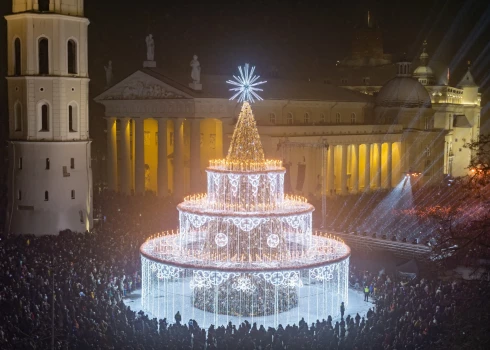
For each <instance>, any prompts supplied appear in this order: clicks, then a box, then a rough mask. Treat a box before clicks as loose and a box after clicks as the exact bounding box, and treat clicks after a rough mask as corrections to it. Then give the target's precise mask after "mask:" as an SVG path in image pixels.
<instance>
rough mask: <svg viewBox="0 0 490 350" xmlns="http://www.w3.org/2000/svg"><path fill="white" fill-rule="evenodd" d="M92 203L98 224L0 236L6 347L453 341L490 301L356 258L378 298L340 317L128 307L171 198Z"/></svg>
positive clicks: (367, 345) (0, 334)
mask: <svg viewBox="0 0 490 350" xmlns="http://www.w3.org/2000/svg"><path fill="white" fill-rule="evenodd" d="M96 203H98V207H97V208H95V211H96V213H97V214H98V215H97V216H98V217H99V218H100V222H99V224H98V226H97V227H96V228H95V229H94V230H93V232H90V233H88V232H87V233H71V232H62V233H60V234H59V235H57V236H45V237H29V236H8V237H5V236H4V237H1V241H0V310H1V312H0V348H1V349H46V348H51V346H52V341H53V340H54V343H53V348H55V349H62V348H63V349H66V348H68V349H232V348H233V349H421V348H437V347H439V348H447V344H448V343H447V341H446V340H447V339H448V337H449V336H454V334H459V333H456V332H454V330H453V327H454V324H457V322H458V320H459V319H461V318H462V317H463V319H464V315H465V310H468V309H469V308H470V307H471V305H473V304H471V303H472V301H474V300H480V301H481V300H482V298H483V302H484V301H486V300H488V297H485V296H484V295H487V294H488V292H487V291H488V290H489V288H488V284H486V285H481V284H478V283H476V282H473V283H471V282H453V281H451V282H442V281H439V280H427V279H415V280H412V281H409V282H406V283H405V282H403V283H401V282H400V281H398V280H397V279H396V276H387V275H384V274H381V275H380V274H378V273H377V272H368V271H364V270H362V269H361V268H360V267H358V266H356V265H355V264H353V265H352V266H351V271H352V273H351V283H352V284H353V285H355V284H356V283H357V284H358V285H359V286H360V288H364V287H365V286H368V287H369V290H370V292H369V293H370V301H369V303H371V302H373V301H374V303H372V308H371V309H370V311H369V312H368V313H367V314H366V315H353V314H351V313H350V312H349V307H348V304H347V306H346V307H345V309H344V313H345V317H343V318H342V319H339V320H336V319H335V318H332V317H331V316H329V315H325V317H324V318H323V319H321V320H317V321H315V322H313V323H312V324H307V323H306V322H305V321H304V320H298V323H297V324H294V325H279V326H278V327H276V328H273V327H269V328H267V329H266V328H265V327H263V326H261V325H257V324H250V323H248V322H244V323H242V324H239V325H234V324H227V325H215V326H211V327H210V328H208V329H205V328H202V325H199V324H197V323H196V322H195V321H193V320H190V321H189V322H182V318H184V319H187V318H186V316H187V317H188V315H180V314H178V315H176V317H175V319H174V320H167V319H163V320H162V319H160V320H157V319H156V318H151V316H148V315H146V314H144V313H143V312H141V311H139V310H131V309H130V308H129V307H127V306H126V305H125V304H124V296H127V295H128V294H130V293H131V292H132V291H134V290H135V289H137V288H139V287H140V285H141V275H140V273H141V272H140V256H139V247H140V245H141V244H142V243H143V242H144V240H145V239H146V238H147V237H148V236H149V235H150V234H153V233H155V232H158V231H159V230H163V229H166V228H167V229H168V228H174V227H176V225H177V215H174V214H172V213H173V211H175V203H172V202H171V201H167V200H164V199H159V198H157V197H153V196H145V197H138V196H134V197H124V196H121V195H117V194H113V193H107V192H104V193H102V195H100V198H97V199H96ZM175 214H176V213H175ZM481 283H483V282H481ZM371 286H372V288H371ZM485 293H486V294H485ZM487 303H488V302H487ZM478 310H480V311H481V312H482V313H487V314H488V312H487V311H488V305H487V304H484V305H483V306H482V305H480V306H479V307H478ZM339 313H340V310H339ZM472 317H473V318H474V319H478V317H480V316H478V314H476V313H475V314H474V315H472ZM482 317H484V316H482ZM486 324H488V323H486ZM480 327H487V328H488V326H485V325H484V324H480ZM472 331H474V329H472ZM468 332H469V333H470V334H471V332H470V331H468ZM487 334H490V333H487ZM445 339H446V340H445Z"/></svg>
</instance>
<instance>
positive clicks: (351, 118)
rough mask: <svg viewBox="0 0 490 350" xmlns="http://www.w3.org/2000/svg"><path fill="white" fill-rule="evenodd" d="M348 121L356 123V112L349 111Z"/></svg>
mask: <svg viewBox="0 0 490 350" xmlns="http://www.w3.org/2000/svg"><path fill="white" fill-rule="evenodd" d="M350 123H351V124H355V123H356V114H355V113H351V114H350Z"/></svg>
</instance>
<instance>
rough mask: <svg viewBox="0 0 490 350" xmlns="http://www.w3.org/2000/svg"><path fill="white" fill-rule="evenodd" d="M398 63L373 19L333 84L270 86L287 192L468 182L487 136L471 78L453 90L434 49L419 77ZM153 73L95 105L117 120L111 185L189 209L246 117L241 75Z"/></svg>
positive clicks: (260, 108) (270, 128) (268, 124)
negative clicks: (412, 179)
mask: <svg viewBox="0 0 490 350" xmlns="http://www.w3.org/2000/svg"><path fill="white" fill-rule="evenodd" d="M366 42H367V44H366ZM194 60H196V57H195V58H194ZM391 60H392V57H391V55H388V54H385V53H384V52H383V49H382V40H381V38H380V32H379V28H377V27H376V26H375V25H374V24H373V23H371V22H370V20H368V25H367V27H362V28H359V32H358V33H357V34H356V37H355V39H354V42H353V50H352V55H351V56H349V57H347V58H346V59H345V60H343V61H342V62H340V61H339V64H338V67H337V69H338V71H337V72H336V73H335V74H333V76H332V77H329V78H327V79H324V80H323V81H318V82H314V81H309V80H308V81H306V80H305V81H301V80H286V79H269V80H268V82H267V84H266V85H265V86H264V92H263V94H262V97H263V98H264V100H263V101H259V102H257V103H255V104H254V105H253V111H254V115H255V118H256V121H257V126H258V130H259V133H260V135H261V139H262V142H263V146H264V151H265V152H266V156H267V158H275V159H282V160H283V161H284V165H285V167H286V168H287V170H288V174H289V176H288V177H287V178H286V184H285V186H286V190H288V191H289V192H294V193H298V194H303V195H306V196H311V195H322V194H323V195H345V194H349V193H359V192H368V191H373V190H379V189H390V188H393V187H394V186H396V185H397V184H398V183H400V181H401V180H403V178H404V177H405V176H407V175H413V174H415V175H417V177H418V181H420V182H422V183H434V184H436V183H440V181H442V180H443V179H444V178H447V177H457V176H463V175H465V174H467V172H468V169H467V167H468V165H469V161H470V157H471V154H470V152H469V150H468V149H466V148H464V147H463V146H464V144H465V143H467V142H470V141H471V140H474V139H475V137H477V136H478V135H479V118H480V95H479V93H478V87H477V86H476V84H475V82H474V79H473V78H472V76H471V73H470V71H469V70H468V72H467V73H466V74H465V76H464V77H463V78H462V79H461V81H460V83H459V84H457V86H456V87H452V86H450V85H449V84H448V82H447V81H446V82H444V81H443V82H441V81H439V80H437V79H436V78H435V77H434V76H433V75H431V69H430V67H429V64H428V57H427V53H426V52H425V49H424V50H423V54H422V55H421V57H420V66H419V67H418V68H416V69H415V70H413V69H412V67H411V65H412V62H411V61H408V60H406V59H401V60H399V62H397V63H392V61H391ZM193 62H194V66H195V61H193ZM143 66H144V68H142V69H140V70H138V71H136V72H135V73H134V74H132V75H130V76H129V77H127V78H126V79H124V80H122V81H121V82H119V83H118V84H116V85H115V86H113V87H111V88H109V89H108V90H106V91H105V92H103V93H102V94H101V95H100V96H98V97H97V98H96V101H97V102H98V103H101V104H103V105H104V106H105V117H106V120H107V149H108V152H107V155H108V157H107V164H108V167H107V174H108V186H109V188H110V189H112V190H115V191H120V192H123V193H126V194H131V193H139V194H142V193H144V192H145V191H153V192H156V193H158V195H161V196H166V195H169V194H172V195H174V196H175V197H177V198H179V199H180V198H182V197H183V196H185V195H187V194H190V193H196V192H204V189H205V186H206V184H205V169H206V167H207V165H208V162H209V160H210V159H215V158H221V157H223V155H224V154H226V152H227V149H228V146H229V142H230V138H231V134H232V130H233V127H234V124H235V122H236V118H237V116H238V112H239V110H238V106H239V104H238V103H236V102H233V101H230V100H229V98H230V97H231V92H230V91H229V87H228V86H227V84H226V81H227V80H228V79H229V78H230V77H231V76H230V77H229V76H217V75H202V76H201V77H200V78H199V79H198V80H199V81H196V79H195V77H194V75H195V73H194V69H193V72H192V74H190V73H191V72H190V71H189V72H187V74H183V75H181V76H179V75H176V74H175V72H173V73H170V72H166V71H165V70H164V69H159V68H157V67H156V66H157V65H156V63H152V64H148V61H145V63H144V65H143ZM204 69H205V68H204ZM257 70H258V72H259V73H260V67H258V69H257ZM191 75H192V77H191Z"/></svg>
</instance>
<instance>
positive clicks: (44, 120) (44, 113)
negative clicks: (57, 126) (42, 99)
mask: <svg viewBox="0 0 490 350" xmlns="http://www.w3.org/2000/svg"><path fill="white" fill-rule="evenodd" d="M39 131H49V106H48V105H47V104H46V103H45V104H43V105H42V106H41V129H40V130H39Z"/></svg>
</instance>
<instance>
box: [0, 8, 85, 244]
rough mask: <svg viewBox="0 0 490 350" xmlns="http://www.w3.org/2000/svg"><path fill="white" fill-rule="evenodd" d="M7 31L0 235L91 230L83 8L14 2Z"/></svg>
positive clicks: (8, 17) (7, 17)
mask: <svg viewBox="0 0 490 350" xmlns="http://www.w3.org/2000/svg"><path fill="white" fill-rule="evenodd" d="M12 12H13V14H11V15H8V16H6V19H7V27H8V34H7V39H8V76H7V80H8V89H9V90H8V91H9V92H8V94H9V96H8V104H9V208H8V213H7V216H8V217H7V220H6V231H8V232H12V233H17V234H35V235H43V234H58V232H59V231H60V230H65V229H70V230H72V231H76V232H83V231H86V230H90V229H91V228H92V215H93V214H92V169H91V164H90V158H91V156H90V153H91V152H90V145H91V140H90V137H89V124H88V86H89V78H88V69H87V28H88V25H89V21H88V19H87V18H84V17H83V15H84V12H83V0H57V1H54V0H34V1H31V0H28V1H26V0H13V1H12Z"/></svg>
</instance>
